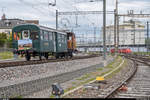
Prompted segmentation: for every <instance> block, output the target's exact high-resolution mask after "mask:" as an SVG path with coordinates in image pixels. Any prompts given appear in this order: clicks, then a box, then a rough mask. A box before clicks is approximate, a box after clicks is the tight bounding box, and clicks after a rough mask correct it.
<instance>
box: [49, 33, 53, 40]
mask: <svg viewBox="0 0 150 100" xmlns="http://www.w3.org/2000/svg"><path fill="white" fill-rule="evenodd" d="M49 40H53V37H52V32H49Z"/></svg>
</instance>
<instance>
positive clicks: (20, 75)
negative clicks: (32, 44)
mask: <svg viewBox="0 0 150 100" xmlns="http://www.w3.org/2000/svg"><path fill="white" fill-rule="evenodd" d="M102 61H103V60H102V57H95V58H89V59H82V60H72V61H63V62H54V63H46V64H38V65H27V66H17V67H9V68H1V69H0V80H1V81H0V88H1V91H0V94H7V92H8V91H9V89H8V88H10V87H11V88H12V90H13V91H14V88H15V86H14V85H15V84H16V85H17V84H20V83H21V84H20V85H19V87H18V89H19V88H21V89H22V87H23V91H30V89H29V90H26V89H27V87H28V86H27V85H29V83H30V84H32V83H33V84H32V85H33V86H36V87H37V85H35V84H39V83H37V82H38V81H36V80H39V82H40V86H41V85H42V81H40V80H41V79H43V78H45V77H53V76H56V75H60V74H63V73H68V72H73V71H76V70H79V69H84V68H88V67H90V66H93V65H97V64H100V63H102ZM56 79H57V78H56ZM32 80H35V81H33V82H32ZM27 81H28V84H26V83H24V82H27ZM30 81H31V82H30ZM48 81H49V80H47V79H45V82H48ZM10 85H11V86H10ZM8 86H9V87H8ZM30 86H31V85H29V87H30ZM45 86H46V85H45ZM2 87H6V88H2ZM31 87H32V86H31ZM41 88H44V87H41ZM2 89H3V90H2ZM15 89H16V88H15ZM6 90H7V91H6ZM35 90H36V89H35ZM15 91H16V90H15ZM17 91H20V90H17ZM21 92H22V90H21ZM9 93H11V92H10V91H9ZM19 93H20V92H17V93H16V95H19ZM16 95H15V96H16ZM5 96H6V97H7V95H5ZM15 96H14V97H15Z"/></svg>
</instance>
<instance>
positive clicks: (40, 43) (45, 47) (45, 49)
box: [12, 24, 76, 61]
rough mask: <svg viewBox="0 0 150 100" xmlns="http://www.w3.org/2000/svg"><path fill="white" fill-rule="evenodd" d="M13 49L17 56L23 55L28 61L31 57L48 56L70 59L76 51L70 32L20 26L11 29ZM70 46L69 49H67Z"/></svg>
mask: <svg viewBox="0 0 150 100" xmlns="http://www.w3.org/2000/svg"><path fill="white" fill-rule="evenodd" d="M12 38H13V44H12V45H13V48H14V52H15V53H16V54H18V55H24V56H25V58H26V60H27V61H29V60H30V59H31V57H35V56H39V59H40V60H41V57H42V56H44V57H45V58H46V59H48V57H49V55H52V56H55V57H56V58H61V57H69V56H70V57H72V55H73V54H72V53H73V52H74V51H76V41H75V35H74V33H72V32H65V31H58V30H55V29H52V28H48V27H44V26H40V25H35V24H21V25H18V26H15V27H13V29H12ZM68 44H71V47H68Z"/></svg>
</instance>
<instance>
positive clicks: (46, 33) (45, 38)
mask: <svg viewBox="0 0 150 100" xmlns="http://www.w3.org/2000/svg"><path fill="white" fill-rule="evenodd" d="M44 40H46V41H48V32H47V31H44Z"/></svg>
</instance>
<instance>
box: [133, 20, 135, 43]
mask: <svg viewBox="0 0 150 100" xmlns="http://www.w3.org/2000/svg"><path fill="white" fill-rule="evenodd" d="M133 25H134V34H133V36H134V37H133V44H134V45H135V21H133Z"/></svg>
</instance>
